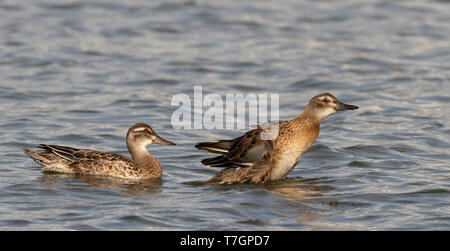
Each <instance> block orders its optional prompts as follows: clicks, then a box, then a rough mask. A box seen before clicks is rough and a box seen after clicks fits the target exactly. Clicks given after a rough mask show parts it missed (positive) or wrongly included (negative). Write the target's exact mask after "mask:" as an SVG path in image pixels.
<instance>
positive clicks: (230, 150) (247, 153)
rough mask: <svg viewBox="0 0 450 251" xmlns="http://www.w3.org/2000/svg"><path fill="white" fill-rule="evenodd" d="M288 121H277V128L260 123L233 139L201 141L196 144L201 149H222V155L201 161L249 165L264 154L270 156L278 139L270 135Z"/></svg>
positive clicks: (222, 164)
mask: <svg viewBox="0 0 450 251" xmlns="http://www.w3.org/2000/svg"><path fill="white" fill-rule="evenodd" d="M286 122H287V121H279V122H277V127H276V128H275V127H268V126H265V125H264V126H260V125H258V126H257V128H256V129H253V130H250V131H248V132H246V133H244V135H242V136H241V137H238V138H235V139H233V140H221V141H218V142H202V143H199V144H197V145H196V147H197V148H199V149H205V150H208V151H209V152H220V151H222V152H221V153H222V155H220V156H217V157H214V158H207V159H203V160H202V161H201V162H202V164H204V165H207V166H211V167H248V166H252V165H253V164H254V163H256V162H258V161H260V160H262V159H263V157H264V156H266V157H264V158H270V157H271V155H272V153H273V143H274V140H275V139H276V137H270V136H271V134H272V133H273V132H275V130H278V131H279V130H280V128H281V127H282V126H283V125H284V124H286ZM278 131H277V133H278ZM272 136H273V135H272Z"/></svg>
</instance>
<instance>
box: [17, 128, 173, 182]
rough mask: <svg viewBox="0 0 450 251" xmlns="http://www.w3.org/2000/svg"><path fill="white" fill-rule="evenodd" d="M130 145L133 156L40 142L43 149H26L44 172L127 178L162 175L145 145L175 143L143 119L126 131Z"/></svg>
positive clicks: (158, 164)
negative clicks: (163, 137) (155, 130)
mask: <svg viewBox="0 0 450 251" xmlns="http://www.w3.org/2000/svg"><path fill="white" fill-rule="evenodd" d="M126 142H127V148H128V151H129V152H130V154H131V156H132V159H130V158H127V157H125V156H122V155H119V154H116V153H110V152H101V151H95V150H87V149H77V148H73V147H67V146H58V145H47V144H40V145H39V147H40V148H42V149H44V150H41V151H34V150H28V149H24V152H25V153H26V154H27V155H28V156H29V157H30V158H32V159H33V160H34V161H36V162H37V163H38V164H39V165H41V166H42V167H43V171H44V172H58V173H72V174H88V175H98V176H104V177H118V178H125V179H149V178H159V177H161V175H162V168H161V164H160V163H159V161H158V160H157V159H156V158H155V157H153V156H152V155H150V153H149V152H148V151H147V149H146V147H147V146H148V145H151V144H161V145H175V144H174V143H172V142H170V141H167V140H165V139H162V138H161V137H159V136H158V135H157V134H156V133H155V132H154V131H153V129H152V128H151V127H150V126H148V125H147V124H144V123H137V124H134V125H133V126H132V127H130V129H128V132H127V138H126Z"/></svg>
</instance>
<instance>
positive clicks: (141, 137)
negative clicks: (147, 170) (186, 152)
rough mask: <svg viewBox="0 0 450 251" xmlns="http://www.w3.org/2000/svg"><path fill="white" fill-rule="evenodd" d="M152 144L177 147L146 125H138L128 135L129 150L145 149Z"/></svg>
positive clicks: (131, 128)
mask: <svg viewBox="0 0 450 251" xmlns="http://www.w3.org/2000/svg"><path fill="white" fill-rule="evenodd" d="M151 144H161V145H169V146H172V145H175V144H174V143H172V142H170V141H167V140H165V139H163V138H161V137H159V136H158V134H156V133H155V131H153V129H152V128H151V127H150V126H148V125H147V124H144V123H136V124H134V125H133V126H132V127H130V129H128V133H127V146H128V148H129V149H130V148H144V149H145V147H147V146H148V145H151Z"/></svg>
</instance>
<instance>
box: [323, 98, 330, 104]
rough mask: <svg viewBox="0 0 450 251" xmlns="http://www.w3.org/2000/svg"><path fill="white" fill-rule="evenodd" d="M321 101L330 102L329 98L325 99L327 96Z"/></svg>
mask: <svg viewBox="0 0 450 251" xmlns="http://www.w3.org/2000/svg"><path fill="white" fill-rule="evenodd" d="M322 101H323V102H325V103H329V102H330V100H329V99H327V98H324V99H323V100H322Z"/></svg>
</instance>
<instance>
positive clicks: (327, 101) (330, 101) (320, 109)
mask: <svg viewBox="0 0 450 251" xmlns="http://www.w3.org/2000/svg"><path fill="white" fill-rule="evenodd" d="M356 109H358V107H357V106H355V105H347V104H344V103H342V102H340V101H339V100H337V98H336V97H335V96H333V95H331V94H330V93H322V94H319V95H317V96H315V97H313V98H312V99H311V101H309V104H308V106H307V107H306V110H305V111H307V112H308V113H310V114H311V115H314V116H315V117H316V118H317V119H319V120H322V119H324V118H326V117H328V116H330V115H331V114H333V113H336V112H339V111H345V110H356Z"/></svg>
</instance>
